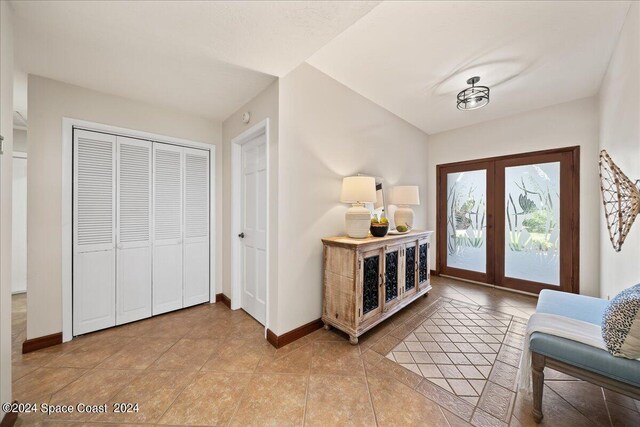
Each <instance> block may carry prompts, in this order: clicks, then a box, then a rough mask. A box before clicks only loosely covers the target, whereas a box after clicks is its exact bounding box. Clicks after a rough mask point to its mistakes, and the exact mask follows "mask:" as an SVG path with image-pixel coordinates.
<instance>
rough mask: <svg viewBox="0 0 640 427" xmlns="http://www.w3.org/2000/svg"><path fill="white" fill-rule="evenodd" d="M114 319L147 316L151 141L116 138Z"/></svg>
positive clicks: (120, 322)
mask: <svg viewBox="0 0 640 427" xmlns="http://www.w3.org/2000/svg"><path fill="white" fill-rule="evenodd" d="M117 142H118V144H117V154H118V163H117V169H118V181H117V183H118V185H117V192H116V197H117V200H118V205H117V219H118V231H117V240H118V245H117V252H116V258H117V269H116V274H117V281H116V298H117V300H116V323H117V324H119V325H120V324H123V323H127V322H133V321H135V320H140V319H144V318H145V317H150V316H151V143H150V142H149V141H141V140H137V139H132V138H125V137H118V138H117Z"/></svg>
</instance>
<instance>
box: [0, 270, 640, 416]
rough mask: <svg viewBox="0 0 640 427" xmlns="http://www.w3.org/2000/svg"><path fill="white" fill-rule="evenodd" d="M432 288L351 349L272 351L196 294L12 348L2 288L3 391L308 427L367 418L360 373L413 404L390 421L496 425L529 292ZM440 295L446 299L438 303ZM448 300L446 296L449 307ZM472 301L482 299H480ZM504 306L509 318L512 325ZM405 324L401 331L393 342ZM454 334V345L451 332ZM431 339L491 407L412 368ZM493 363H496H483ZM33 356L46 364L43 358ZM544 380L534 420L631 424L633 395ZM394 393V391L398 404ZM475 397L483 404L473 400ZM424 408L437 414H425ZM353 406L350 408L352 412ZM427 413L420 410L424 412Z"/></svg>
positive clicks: (330, 334)
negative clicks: (42, 344)
mask: <svg viewBox="0 0 640 427" xmlns="http://www.w3.org/2000/svg"><path fill="white" fill-rule="evenodd" d="M433 286H434V290H433V291H432V292H431V295H430V296H429V298H426V299H420V300H419V301H416V302H415V303H414V304H411V305H410V306H409V307H407V308H405V309H403V310H402V311H401V312H400V313H398V314H397V315H395V316H393V317H392V318H390V319H389V320H387V321H385V322H383V323H381V324H380V325H378V326H376V327H375V328H374V329H373V330H371V331H369V332H367V333H366V334H364V335H363V336H361V337H360V344H359V345H357V346H352V345H350V344H348V339H347V337H346V335H345V334H344V333H342V332H340V331H337V330H331V331H325V330H324V329H320V330H317V331H315V332H313V333H312V334H309V335H307V336H305V337H303V338H302V339H300V340H297V341H295V342H293V343H291V344H289V345H287V346H285V347H282V348H280V349H278V350H276V349H274V348H273V347H271V346H270V345H269V344H268V343H267V342H266V341H265V339H264V328H263V327H262V326H261V325H259V324H258V323H257V322H256V321H255V320H254V319H252V318H251V317H249V316H248V315H247V314H246V313H244V312H242V311H230V310H229V309H228V308H227V307H225V306H223V305H222V304H213V305H210V304H204V305H200V306H197V307H192V308H189V309H185V310H179V311H175V312H172V313H167V314H164V315H162V316H158V317H155V318H152V319H146V320H143V321H140V322H134V323H132V324H127V325H124V326H121V327H115V328H110V329H107V330H104V331H98V332H95V333H91V334H87V335H84V336H81V337H77V338H75V339H74V340H72V341H71V342H69V343H65V344H62V345H58V346H54V347H50V348H47V349H43V350H40V351H37V352H32V353H29V354H26V355H23V354H21V352H20V350H21V346H22V341H24V339H25V338H26V297H25V296H24V295H22V296H14V297H13V309H14V312H13V315H12V327H13V330H12V359H13V379H14V390H15V392H16V395H18V396H21V397H22V398H25V397H27V398H29V397H30V398H31V399H33V398H34V396H35V398H36V399H38V401H39V402H40V403H42V402H49V401H50V400H51V401H60V402H62V401H63V400H69V399H71V400H78V399H81V398H82V399H83V400H89V401H94V402H98V401H108V402H113V401H116V400H120V401H123V400H127V401H132V400H133V401H136V402H138V403H139V411H140V412H139V413H137V414H125V415H118V416H116V415H115V414H110V415H105V416H96V417H95V418H92V419H91V422H92V425H97V424H96V423H98V422H107V423H108V424H106V425H110V426H113V425H116V424H114V423H120V424H122V423H127V422H131V423H162V424H171V425H173V424H186V423H192V424H198V425H217V424H223V425H224V424H228V423H229V422H232V423H233V424H235V425H240V424H242V425H246V424H269V423H271V424H277V425H287V424H291V425H301V424H302V423H303V416H304V415H303V414H306V421H307V423H308V424H316V425H317V424H320V425H355V424H362V425H373V424H375V419H374V421H371V420H370V415H371V411H372V405H371V403H369V402H370V399H369V393H366V392H364V391H363V388H362V387H363V384H365V385H366V388H368V389H369V390H373V389H375V390H376V391H375V394H376V399H378V400H379V401H380V402H383V401H384V400H385V399H386V401H387V402H393V403H395V404H396V406H399V407H401V408H402V409H405V408H406V406H407V405H409V406H411V405H412V406H418V407H417V408H413V407H412V408H411V409H410V410H409V411H405V412H407V413H406V414H405V413H402V414H401V415H398V416H397V419H398V420H401V421H397V420H393V424H402V423H403V421H405V419H404V418H403V417H405V416H406V417H407V419H408V420H410V422H414V423H416V424H422V425H449V426H468V425H469V424H468V423H469V422H472V423H473V424H474V425H476V426H480V425H482V426H484V425H504V424H502V423H504V422H505V421H506V419H501V420H499V419H497V418H496V417H495V416H494V415H500V414H499V413H498V412H499V411H497V410H496V408H497V407H499V406H501V405H502V406H509V405H508V404H505V405H503V404H502V403H501V402H502V401H503V400H504V401H505V402H506V401H507V400H509V398H513V396H514V393H512V392H511V391H509V390H507V389H505V388H504V387H501V385H504V386H507V387H508V388H509V385H510V384H512V383H511V381H512V380H513V374H514V372H515V369H514V368H516V367H517V365H518V362H519V357H520V347H521V345H522V335H523V333H524V328H525V325H526V321H527V319H528V317H529V315H530V314H531V313H532V312H533V310H534V308H535V298H530V297H526V296H520V295H514V294H512V293H509V292H505V291H501V290H498V289H492V288H488V287H480V286H477V285H473V284H468V283H461V282H457V281H455V280H452V279H442V278H436V277H434V278H433ZM439 297H445V298H443V299H442V300H437V298H439ZM446 297H448V298H453V299H454V300H455V301H452V302H451V303H450V305H447V304H445V302H446V301H449V300H447V299H446ZM456 301H460V302H456ZM465 303H466V304H465ZM480 303H484V304H485V306H484V307H480V306H478V304H480ZM505 314H506V315H505ZM430 316H431V317H430ZM509 316H517V318H514V320H513V321H511V322H510V321H509ZM475 321H479V323H480V324H481V326H478V325H476V324H475V323H474V322H475ZM423 322H424V325H423ZM429 328H431V330H430V331H429ZM507 329H508V333H507V334H506V337H505V339H504V345H501V344H500V341H502V336H503V335H502V334H503V333H504V332H505V331H507ZM414 330H415V331H414ZM432 332H433V335H432ZM403 335H406V336H405V337H404V338H405V342H402V341H400V340H399V339H398V338H402V336H403ZM434 335H435V336H434ZM459 338H462V339H464V342H457V343H453V342H452V341H451V340H452V339H453V340H459ZM438 340H441V341H439V342H438ZM136 343H137V346H136V345H134V344H136ZM406 343H413V344H410V345H415V344H416V343H418V344H420V343H422V344H421V345H422V346H423V347H422V350H421V349H420V348H417V347H416V348H414V353H413V354H411V355H410V357H411V358H412V360H413V361H415V362H416V363H415V364H414V363H413V362H411V361H410V360H408V359H407V358H403V355H401V356H399V359H401V363H403V364H404V366H402V365H400V364H399V363H396V361H395V360H396V359H395V358H393V359H392V360H390V359H389V358H386V357H385V356H387V355H388V353H389V351H390V350H395V351H407V352H408V351H409V348H408V347H407V344H406ZM429 343H431V344H429ZM433 344H435V345H436V347H430V351H432V352H434V353H442V354H444V355H445V356H446V357H447V359H446V360H444V362H446V364H447V365H448V366H451V367H456V369H457V371H458V372H459V373H460V374H462V376H463V377H464V368H463V367H464V366H467V367H471V368H476V369H478V370H479V371H480V372H481V374H482V375H483V376H484V377H489V376H490V375H491V379H492V380H493V382H491V383H487V380H486V379H470V378H449V380H450V381H454V382H455V381H457V383H456V389H457V390H458V392H460V393H462V391H461V384H462V381H467V383H468V385H469V386H470V387H471V388H472V389H473V392H474V393H476V394H482V395H488V391H487V390H488V389H489V388H492V387H500V388H499V389H498V390H501V391H505V392H504V393H502V394H504V396H502V394H500V393H497V395H496V396H494V397H492V399H491V402H492V405H493V409H490V407H491V405H488V403H487V402H488V401H489V399H487V398H486V397H485V398H484V399H483V400H482V401H480V400H478V399H479V397H478V396H470V395H465V396H460V397H458V396H455V394H454V393H453V392H454V389H453V388H452V387H451V386H450V385H449V383H448V382H447V380H446V379H444V378H431V380H426V379H424V377H423V376H428V375H425V373H426V374H429V375H432V374H433V372H431V371H430V370H429V368H428V367H432V368H433V369H435V370H436V372H437V373H438V374H439V375H441V373H440V371H439V370H438V369H437V367H436V365H435V364H430V363H429V362H433V360H432V359H431V357H429V353H428V352H427V351H425V350H424V345H430V346H433ZM472 344H482V345H483V346H482V350H484V351H487V353H485V354H484V355H481V354H479V353H477V352H476V348H475V347H474V346H473V345H472ZM485 346H486V347H485ZM492 346H494V347H492ZM400 347H402V348H400ZM385 350H386V352H385ZM380 352H382V353H380ZM446 353H449V354H450V355H449V356H447V355H446ZM497 353H499V354H497ZM407 354H409V353H407ZM437 357H440V356H436V358H437ZM463 357H464V359H463ZM405 362H406V363H405ZM425 362H426V363H425ZM493 363H495V366H496V367H500V368H499V369H494V371H495V372H494V373H492V374H490V372H491V370H492V368H493V366H492V365H493ZM444 364H445V363H443V365H444ZM44 365H50V366H48V367H45V368H42V367H43V366H44ZM504 365H506V366H504ZM94 366H97V367H96V368H94V369H93V370H90V371H86V370H85V369H79V368H78V367H82V368H84V367H86V368H92V367H94ZM105 367H113V368H119V367H126V368H127V369H129V368H131V367H133V368H135V369H132V370H130V374H128V375H121V373H122V370H121V369H105ZM200 367H202V368H200ZM198 368H200V369H201V370H200V371H199V372H197V370H198ZM412 368H414V371H412V370H411V369H412ZM421 368H422V370H420V369H421ZM144 369H146V370H144ZM425 371H426V372H425ZM365 373H366V376H365ZM136 374H137V375H136ZM468 376H469V372H467V377H468ZM545 377H546V384H547V387H545V393H544V403H543V411H544V414H545V418H544V420H543V423H542V425H543V426H544V425H551V426H558V425H559V426H563V427H564V426H569V427H571V426H580V427H585V426H588V425H593V424H596V425H600V424H603V423H604V422H605V421H607V420H608V418H609V416H610V417H611V420H612V421H613V423H614V425H633V426H636V425H640V420H638V416H639V415H638V409H640V408H639V407H638V406H637V405H639V403H638V402H635V401H633V400H632V399H628V398H626V397H624V396H621V395H617V394H615V393H611V392H605V394H606V399H607V401H606V403H605V400H604V398H598V394H597V393H596V392H595V390H596V389H597V387H596V388H594V386H589V385H588V384H586V383H582V382H578V381H575V379H574V378H572V377H569V376H566V375H564V374H561V373H559V372H556V371H553V370H549V369H547V370H545ZM431 381H433V382H431ZM494 382H497V383H499V384H494ZM123 383H124V385H123ZM372 384H373V386H372ZM488 384H493V385H492V386H489V385H488ZM307 386H308V387H307ZM376 387H377V388H376ZM380 390H382V391H380ZM554 390H556V391H554ZM464 392H465V393H471V392H470V391H469V390H466V391H464ZM372 393H374V392H373V391H372ZM110 394H111V395H110ZM601 394H602V393H601ZM109 395H110V396H109ZM105 396H107V397H105ZM305 396H306V398H305ZM560 396H562V397H560ZM401 399H405V400H406V402H405V401H402V404H401V405H398V404H397V402H398V401H400V400H401ZM23 401H24V399H23ZM515 401H516V402H515V404H514V405H513V406H512V409H511V412H509V411H507V413H506V415H505V416H504V417H505V418H508V419H509V421H510V425H511V426H512V427H520V426H534V425H536V424H535V423H534V422H533V419H532V417H531V402H530V401H528V400H527V399H525V398H523V397H522V396H517V397H516V399H515ZM416 402H421V403H420V404H418V405H416ZM424 402H427V404H426V405H425V404H424ZM495 402H498V403H497V404H496V403H495ZM367 403H368V405H369V407H368V410H367ZM385 404H386V402H385V403H382V404H381V408H382V409H381V412H380V413H381V414H382V417H381V418H382V422H381V421H380V419H378V422H379V424H386V421H385V420H387V419H390V418H388V417H390V416H394V415H395V414H394V412H393V411H394V410H395V409H394V408H391V406H390V405H391V403H389V407H386V406H384V405H385ZM476 404H480V406H482V408H484V409H485V410H483V409H477V408H475V405H476ZM433 407H435V408H436V409H437V412H433V413H431V412H429V408H433ZM304 408H306V411H305V409H304ZM352 408H354V409H352ZM374 409H375V410H377V409H378V408H374ZM490 410H491V411H492V412H493V414H492V413H490V412H489V411H490ZM367 411H369V412H367ZM353 413H356V414H358V416H357V417H353ZM510 413H512V415H511V416H509V414H510ZM374 414H375V411H374ZM389 414H391V415H389ZM433 414H435V415H433ZM438 414H439V415H438ZM609 414H610V415H609ZM385 417H387V418H385ZM427 417H432V418H430V419H428V420H427V421H425V420H426V419H427ZM445 418H446V420H445ZM45 421H46V423H47V425H72V424H70V422H76V423H77V422H84V421H85V417H78V418H74V417H64V416H56V417H50V418H47V419H44V418H43V417H42V416H39V415H37V414H23V415H21V416H20V417H19V420H18V423H17V426H22V425H40V424H43V423H44V422H45ZM389 423H391V422H389ZM447 423H448V424H447ZM590 423H592V424H590ZM120 424H117V425H120ZM73 425H78V424H73ZM603 425H604V424H603Z"/></svg>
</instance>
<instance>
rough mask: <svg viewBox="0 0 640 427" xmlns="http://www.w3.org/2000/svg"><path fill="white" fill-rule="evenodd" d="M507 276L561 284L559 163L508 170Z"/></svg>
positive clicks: (506, 180)
mask: <svg viewBox="0 0 640 427" xmlns="http://www.w3.org/2000/svg"><path fill="white" fill-rule="evenodd" d="M504 179H505V187H504V188H505V210H506V211H505V221H504V222H505V224H504V227H505V260H504V270H505V271H504V275H505V277H512V278H516V279H524V280H529V281H532V282H540V283H545V284H549V285H559V284H560V162H551V163H539V164H531V165H524V166H512V167H506V168H505V171H504Z"/></svg>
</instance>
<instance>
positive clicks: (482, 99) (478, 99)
mask: <svg viewBox="0 0 640 427" xmlns="http://www.w3.org/2000/svg"><path fill="white" fill-rule="evenodd" d="M479 81H480V77H478V76H475V77H471V78H470V79H469V80H467V84H470V85H471V87H468V88H466V89H465V90H463V91H461V92H460V93H458V110H477V109H478V108H482V107H484V106H485V105H487V104H488V103H489V88H488V87H487V86H476V83H478V82H479Z"/></svg>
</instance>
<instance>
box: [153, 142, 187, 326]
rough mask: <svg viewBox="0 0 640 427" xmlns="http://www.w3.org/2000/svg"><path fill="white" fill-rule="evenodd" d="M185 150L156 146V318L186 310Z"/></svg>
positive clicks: (169, 146) (154, 269)
mask: <svg viewBox="0 0 640 427" xmlns="http://www.w3.org/2000/svg"><path fill="white" fill-rule="evenodd" d="M183 155H184V153H183V148H182V147H178V146H175V145H168V144H158V143H154V144H153V176H154V180H153V200H154V242H153V243H154V254H153V314H154V315H155V314H160V313H165V312H167V311H172V310H177V309H178V308H182V307H183V302H182V213H183V205H182V198H183V194H182V193H183V186H184V183H183V175H184V173H183Z"/></svg>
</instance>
